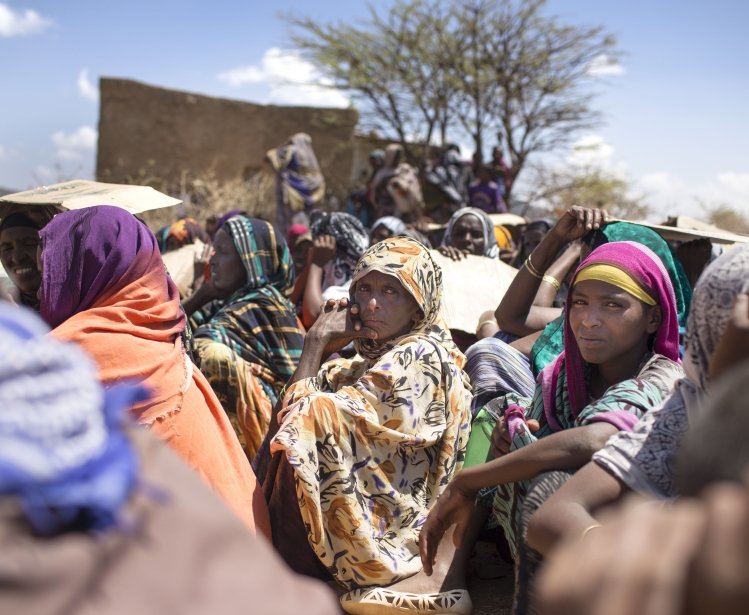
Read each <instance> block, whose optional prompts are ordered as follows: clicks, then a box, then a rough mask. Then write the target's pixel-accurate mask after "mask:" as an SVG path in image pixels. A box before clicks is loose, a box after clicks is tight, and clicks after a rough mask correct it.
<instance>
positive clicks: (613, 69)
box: [587, 53, 625, 77]
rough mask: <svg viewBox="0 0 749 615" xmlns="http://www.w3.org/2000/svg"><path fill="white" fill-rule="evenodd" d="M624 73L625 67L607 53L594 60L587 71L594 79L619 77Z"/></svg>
mask: <svg viewBox="0 0 749 615" xmlns="http://www.w3.org/2000/svg"><path fill="white" fill-rule="evenodd" d="M624 72H625V71H624V67H623V66H622V65H621V64H619V62H617V61H616V59H614V58H612V57H610V56H608V55H606V54H605V53H602V54H601V55H598V56H596V57H595V58H593V61H592V62H591V63H590V66H588V70H587V73H588V74H589V75H591V76H592V77H619V76H620V75H623V74H624Z"/></svg>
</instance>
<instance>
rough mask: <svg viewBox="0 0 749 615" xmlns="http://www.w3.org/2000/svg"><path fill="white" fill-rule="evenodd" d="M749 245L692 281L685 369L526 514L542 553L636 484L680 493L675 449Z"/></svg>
mask: <svg viewBox="0 0 749 615" xmlns="http://www.w3.org/2000/svg"><path fill="white" fill-rule="evenodd" d="M747 271H749V247H746V246H742V247H738V248H735V249H733V250H730V251H729V252H726V253H725V254H723V256H721V257H720V258H718V259H717V260H716V261H714V262H713V263H712V264H711V265H710V266H709V267H708V268H707V269H706V270H705V272H704V274H703V275H702V277H701V278H700V281H699V282H698V284H697V286H696V287H695V289H694V296H693V300H692V305H691V311H690V313H689V323H688V325H687V337H686V352H685V354H684V371H685V377H684V378H683V379H682V380H680V381H679V382H678V383H677V384H676V387H675V389H674V391H673V393H672V394H671V395H670V396H669V398H668V400H667V401H666V402H665V403H664V404H663V405H662V406H661V407H660V408H657V409H655V410H652V411H651V412H648V414H646V415H645V417H644V418H643V419H642V420H641V421H640V422H638V423H637V425H636V426H635V428H634V429H633V430H632V431H631V432H621V433H619V434H617V435H616V436H614V437H613V438H611V440H609V441H608V442H607V444H606V446H605V447H604V448H603V449H601V450H600V451H598V452H597V453H596V454H595V455H593V461H592V462H591V463H589V464H588V465H586V466H585V467H584V468H582V469H581V470H580V471H579V472H578V473H577V474H576V475H575V476H573V477H572V478H571V479H570V480H569V481H568V482H567V483H566V484H565V485H564V486H563V487H562V488H561V489H560V490H559V491H558V492H557V493H555V494H554V495H553V496H552V497H551V498H550V499H549V500H548V501H547V502H546V503H545V504H544V505H543V506H541V508H540V509H539V510H538V511H537V512H536V514H535V515H534V516H533V517H532V519H531V520H530V524H529V527H528V543H529V544H530V546H531V547H533V548H534V549H536V550H537V551H539V552H540V553H542V554H543V555H547V554H548V553H549V551H550V550H551V549H552V548H553V547H554V545H556V544H557V542H558V541H559V540H560V539H561V538H562V537H563V536H565V535H575V534H579V533H582V532H583V531H584V530H585V529H587V528H589V527H594V526H595V525H596V524H597V521H596V519H595V517H594V515H595V512H596V511H597V510H598V509H600V508H601V507H603V506H605V505H607V504H611V503H613V502H614V501H616V500H618V499H619V498H620V497H621V496H622V495H624V493H625V492H626V491H629V490H633V491H636V492H638V493H641V494H643V495H647V496H650V497H655V498H659V499H665V498H671V497H674V496H676V495H678V491H677V487H676V473H675V467H676V454H677V452H678V450H679V449H680V447H681V443H682V441H683V438H684V435H685V434H686V431H687V428H688V427H689V424H690V422H692V421H694V419H695V418H696V417H697V416H699V415H700V414H701V408H702V406H703V405H704V402H705V398H706V394H707V389H708V385H709V384H710V378H709V373H708V372H709V367H710V363H711V361H712V358H713V354H714V351H715V350H716V348H717V347H718V343H719V341H720V339H721V336H722V335H723V332H724V330H726V327H727V326H728V323H729V320H730V318H731V313H732V309H733V305H734V301H735V300H736V299H737V297H739V296H740V295H741V293H742V292H744V291H745V290H746V287H747Z"/></svg>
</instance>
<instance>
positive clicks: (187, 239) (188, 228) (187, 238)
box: [166, 218, 209, 246]
mask: <svg viewBox="0 0 749 615" xmlns="http://www.w3.org/2000/svg"><path fill="white" fill-rule="evenodd" d="M170 237H174V238H175V239H176V240H177V241H178V242H179V245H180V246H186V245H187V244H190V243H195V240H196V239H199V240H200V241H202V242H203V243H208V242H209V239H208V233H206V232H205V229H204V228H203V225H201V224H200V222H198V221H197V220H196V219H195V218H182V219H180V220H177V221H176V222H175V223H174V224H172V225H171V226H170V227H169V232H168V233H167V237H166V238H167V240H168V239H169V238H170Z"/></svg>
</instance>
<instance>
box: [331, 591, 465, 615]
mask: <svg viewBox="0 0 749 615" xmlns="http://www.w3.org/2000/svg"><path fill="white" fill-rule="evenodd" d="M340 600H341V606H342V607H343V610H344V611H346V612H347V613H351V614H352V615H390V614H392V613H416V614H417V615H470V614H471V612H472V611H473V603H472V602H471V596H469V595H468V592H467V591H466V590H465V589H451V590H450V591H446V592H440V593H438V594H411V593H408V592H397V591H393V590H392V589H388V588H386V587H370V588H365V589H355V590H353V591H350V592H348V593H347V594H344V595H343V596H341V598H340Z"/></svg>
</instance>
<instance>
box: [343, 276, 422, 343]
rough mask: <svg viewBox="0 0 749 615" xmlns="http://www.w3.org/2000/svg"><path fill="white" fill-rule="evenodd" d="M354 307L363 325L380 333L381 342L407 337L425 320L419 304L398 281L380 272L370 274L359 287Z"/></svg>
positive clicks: (379, 340)
mask: <svg viewBox="0 0 749 615" xmlns="http://www.w3.org/2000/svg"><path fill="white" fill-rule="evenodd" d="M354 303H357V304H358V305H359V318H360V320H361V321H362V324H363V325H364V326H366V327H369V328H371V329H374V330H375V331H377V341H378V342H385V341H388V340H391V339H394V338H397V337H400V336H402V335H405V334H406V333H408V332H409V331H411V330H412V329H413V327H414V323H416V322H418V319H419V318H420V317H421V310H420V309H419V306H418V305H417V303H416V300H415V299H414V298H413V297H412V296H411V294H410V293H409V292H408V291H407V290H406V289H405V288H404V287H403V285H402V284H401V283H400V282H399V281H398V278H396V277H395V276H392V275H387V274H386V273H382V272H380V271H370V272H369V273H368V274H366V275H365V276H364V277H363V278H361V279H360V280H359V281H358V282H357V283H356V289H355V290H354Z"/></svg>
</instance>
